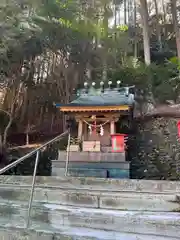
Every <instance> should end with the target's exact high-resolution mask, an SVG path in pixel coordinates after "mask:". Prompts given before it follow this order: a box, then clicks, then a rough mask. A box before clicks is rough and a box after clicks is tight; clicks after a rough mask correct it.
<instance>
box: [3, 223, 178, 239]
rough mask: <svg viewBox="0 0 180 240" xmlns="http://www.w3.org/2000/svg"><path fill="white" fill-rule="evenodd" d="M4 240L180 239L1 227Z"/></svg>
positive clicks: (95, 231) (70, 228) (86, 230)
mask: <svg viewBox="0 0 180 240" xmlns="http://www.w3.org/2000/svg"><path fill="white" fill-rule="evenodd" d="M0 239H3V240H20V239H21V240H179V237H167V236H162V237H161V236H155V235H150V234H149V235H144V234H133V233H119V232H113V231H103V230H97V229H88V228H81V227H78V228H75V227H66V228H64V229H63V230H62V231H60V230H59V231H57V230H56V231H55V229H53V230H49V229H48V231H47V230H46V231H45V230H44V231H42V230H41V231H40V230H35V229H24V228H20V227H16V228H15V227H2V226H0Z"/></svg>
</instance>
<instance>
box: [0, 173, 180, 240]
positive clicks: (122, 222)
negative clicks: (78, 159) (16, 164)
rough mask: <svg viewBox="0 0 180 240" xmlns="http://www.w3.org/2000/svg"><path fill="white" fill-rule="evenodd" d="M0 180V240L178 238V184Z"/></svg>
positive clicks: (150, 239)
mask: <svg viewBox="0 0 180 240" xmlns="http://www.w3.org/2000/svg"><path fill="white" fill-rule="evenodd" d="M31 182H32V177H22V176H0V213H1V215H0V239H3V240H10V239H12V240H19V239H23V240H25V239H26V240H32V239H33V240H39V239H40V240H41V239H43V240H86V239H89V240H95V239H96V240H104V239H105V240H135V239H136V240H137V239H139V240H164V239H165V240H166V239H168V240H173V239H180V201H179V196H180V182H168V181H143V180H116V179H95V178H70V177H69V178H64V177H37V179H36V188H35V192H34V199H33V208H32V212H31V221H30V229H28V230H26V229H25V223H26V217H27V208H28V200H29V196H30V187H31Z"/></svg>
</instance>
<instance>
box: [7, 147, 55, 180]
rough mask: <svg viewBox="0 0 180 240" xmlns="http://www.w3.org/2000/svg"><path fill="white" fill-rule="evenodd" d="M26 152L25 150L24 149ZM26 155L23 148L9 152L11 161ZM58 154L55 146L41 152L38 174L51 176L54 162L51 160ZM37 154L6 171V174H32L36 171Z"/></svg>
mask: <svg viewBox="0 0 180 240" xmlns="http://www.w3.org/2000/svg"><path fill="white" fill-rule="evenodd" d="M23 152H24V151H23ZM22 155H24V154H23V153H22V150H21V151H20V150H12V151H10V152H9V159H11V160H10V163H12V162H14V161H16V160H17V159H18V158H20V157H22ZM55 155H57V153H56V152H54V148H52V147H48V148H47V149H45V150H44V151H42V152H41V153H40V156H39V163H38V168H37V176H51V168H52V163H51V160H53V159H55V158H53V157H57V156H55ZM35 160H36V155H33V156H32V157H29V158H28V159H26V160H24V161H23V162H22V163H20V164H18V165H17V166H16V167H14V168H12V169H10V170H9V171H8V172H6V173H5V174H6V175H24V176H32V175H33V172H34V166H35Z"/></svg>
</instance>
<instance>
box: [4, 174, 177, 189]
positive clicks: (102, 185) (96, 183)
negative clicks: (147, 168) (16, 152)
mask: <svg viewBox="0 0 180 240" xmlns="http://www.w3.org/2000/svg"><path fill="white" fill-rule="evenodd" d="M31 183H32V176H3V175H0V184H10V185H13V186H14V185H21V186H23V185H31ZM36 186H48V187H61V188H70V189H85V190H88V191H90V190H99V191H110V192H122V191H123V192H149V193H172V194H180V181H155V180H154V181H153V180H134V179H133V180H132V179H131V180H129V179H128V180H126V179H102V178H99V179H98V178H83V177H81V178H80V177H79V178H73V177H67V178H66V177H37V179H36Z"/></svg>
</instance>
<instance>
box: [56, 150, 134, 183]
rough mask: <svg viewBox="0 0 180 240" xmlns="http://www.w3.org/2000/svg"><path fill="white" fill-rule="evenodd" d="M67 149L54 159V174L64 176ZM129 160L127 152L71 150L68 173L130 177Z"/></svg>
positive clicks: (105, 176) (86, 175)
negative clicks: (127, 159) (126, 156)
mask: <svg viewBox="0 0 180 240" xmlns="http://www.w3.org/2000/svg"><path fill="white" fill-rule="evenodd" d="M66 154H67V153H66V151H60V152H59V156H58V160H53V161H52V175H53V176H64V173H65V164H66ZM129 165H130V164H129V162H127V161H125V153H113V152H70V155H69V164H68V175H69V176H73V177H98V178H121V179H122V178H126V179H127V178H129Z"/></svg>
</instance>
